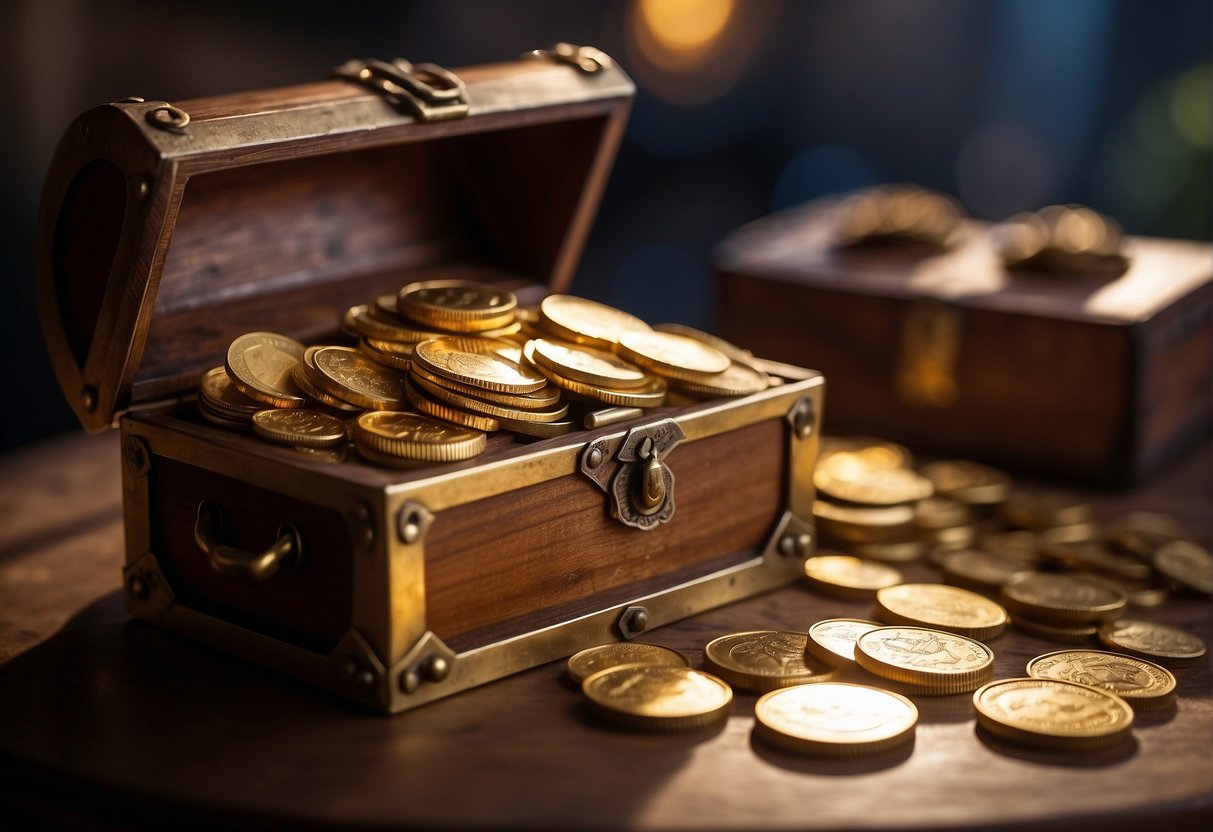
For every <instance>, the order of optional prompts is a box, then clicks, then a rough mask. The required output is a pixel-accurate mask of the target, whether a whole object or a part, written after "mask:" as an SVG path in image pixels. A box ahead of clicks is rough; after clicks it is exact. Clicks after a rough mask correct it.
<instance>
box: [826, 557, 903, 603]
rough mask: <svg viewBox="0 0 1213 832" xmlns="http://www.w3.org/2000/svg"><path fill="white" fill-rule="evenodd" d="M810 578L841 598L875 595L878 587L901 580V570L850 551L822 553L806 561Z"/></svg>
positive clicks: (892, 584)
mask: <svg viewBox="0 0 1213 832" xmlns="http://www.w3.org/2000/svg"><path fill="white" fill-rule="evenodd" d="M804 576H805V578H806V579H807V580H808V582H809V583H810V584H811V585H813V586H814V587H816V588H817V589H820V590H822V591H823V592H826V593H829V594H831V595H837V596H839V597H842V598H874V597H875V596H876V591H877V590H879V589H882V588H884V587H887V586H894V585H896V584H899V583H901V581H902V578H901V573H900V572H898V571H897V570H896V569H894V568H893V567H891V566H886V565H884V564H882V563H875V562H873V561H866V560H863V559H861V558H857V557H853V556H851V555H834V554H821V555H816V556H814V557H811V558H809V559H808V560H806V561H805V562H804Z"/></svg>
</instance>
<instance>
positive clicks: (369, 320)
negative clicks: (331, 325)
mask: <svg viewBox="0 0 1213 832" xmlns="http://www.w3.org/2000/svg"><path fill="white" fill-rule="evenodd" d="M341 327H342V329H344V330H345V331H346V332H351V333H353V334H354V335H359V336H362V337H363V338H374V339H375V340H377V341H394V342H396V343H401V344H416V343H418V342H421V341H426V340H428V339H430V338H441V337H443V336H444V335H445V333H442V332H428V331H426V330H423V329H418V328H417V327H415V326H409V325H408V324H407V323H406V322H405V321H402V320H400V319H399V318H395V319H393V320H388V319H387V315H386V314H385V313H384V312H382V311H377V312H376V313H375V314H371V311H370V307H369V306H368V305H367V304H365V303H364V304H361V305H359V306H351V307H350V308H349V309H348V310H346V313H345V317H344V318H342V321H341Z"/></svg>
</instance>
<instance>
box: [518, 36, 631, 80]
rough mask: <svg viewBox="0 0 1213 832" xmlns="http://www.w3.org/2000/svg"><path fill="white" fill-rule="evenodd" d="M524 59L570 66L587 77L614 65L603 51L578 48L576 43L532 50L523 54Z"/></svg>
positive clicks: (558, 44) (591, 47)
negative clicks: (537, 59) (536, 59)
mask: <svg viewBox="0 0 1213 832" xmlns="http://www.w3.org/2000/svg"><path fill="white" fill-rule="evenodd" d="M522 57H523V58H539V59H540V60H547V61H555V62H556V63H561V64H569V65H570V66H572V67H575V68H576V69H577V70H578V71H579V72H582V73H585V74H586V75H595V74H597V73H599V72H602V71H603V70H604V69H606V68H607V67H609V66H611V64H612V63H613V62H612V61H611V56H610V55H608V54H607V53H605V52H603V51H602V50H601V49H596V48H594V47H593V46H578V45H577V44H575V43H556V44H553V45H552V46H549V47H548V48H547V49H532V50H531V51H530V52H525V53H523V55H522Z"/></svg>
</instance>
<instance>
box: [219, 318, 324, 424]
mask: <svg viewBox="0 0 1213 832" xmlns="http://www.w3.org/2000/svg"><path fill="white" fill-rule="evenodd" d="M301 358H303V345H302V344H300V343H299V342H298V341H295V340H294V339H291V338H287V337H286V336H285V335H278V334H277V333H274V332H249V333H246V334H244V335H241V336H240V337H239V338H237V339H236V340H234V341H232V343H231V344H230V345H229V346H228V348H227V361H226V363H225V365H224V366H225V367H226V369H227V374H228V376H229V377H230V378H231V380H232V384H234V385H236V389H238V390H239V391H240V392H241V393H243V394H244V395H246V396H248V397H249V398H252V399H256V400H257V401H259V402H264V403H266V404H270V405H273V406H275V407H303V406H304V405H305V404H307V400H306V399H305V398H304V397H303V396H302V395H301V394H300V391H299V388H298V387H297V386H296V385H295V381H294V379H293V378H292V376H291V371H292V370H294V369H295V365H297V364H298V363H299V360H300V359H301Z"/></svg>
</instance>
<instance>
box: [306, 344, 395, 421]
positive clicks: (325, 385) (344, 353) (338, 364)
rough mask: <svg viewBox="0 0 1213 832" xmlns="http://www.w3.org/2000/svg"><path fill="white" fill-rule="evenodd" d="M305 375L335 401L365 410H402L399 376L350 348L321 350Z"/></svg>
mask: <svg viewBox="0 0 1213 832" xmlns="http://www.w3.org/2000/svg"><path fill="white" fill-rule="evenodd" d="M310 358H311V363H306V362H305V363H304V365H303V366H304V372H306V373H307V376H308V379H309V380H310V381H312V383H314V384H315V385H316V386H317V387H319V388H320V389H321V390H323V391H324V392H326V393H328V394H329V395H330V396H332V397H333V398H335V399H340V400H341V401H343V402H348V403H350V404H353V405H357V406H358V407H361V408H364V409H366V410H403V409H404V389H403V388H402V387H401V378H400V373H398V372H395V371H393V370H389V369H388V368H386V367H382V366H380V365H379V364H376V363H375V362H373V361H371V360H370V359H369V358H367V357H366V356H364V355H363V354H362V353H360V352H358V350H356V349H352V348H351V347H321V348H320V349H318V350H316V352H314V353H312V354H311V356H310Z"/></svg>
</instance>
